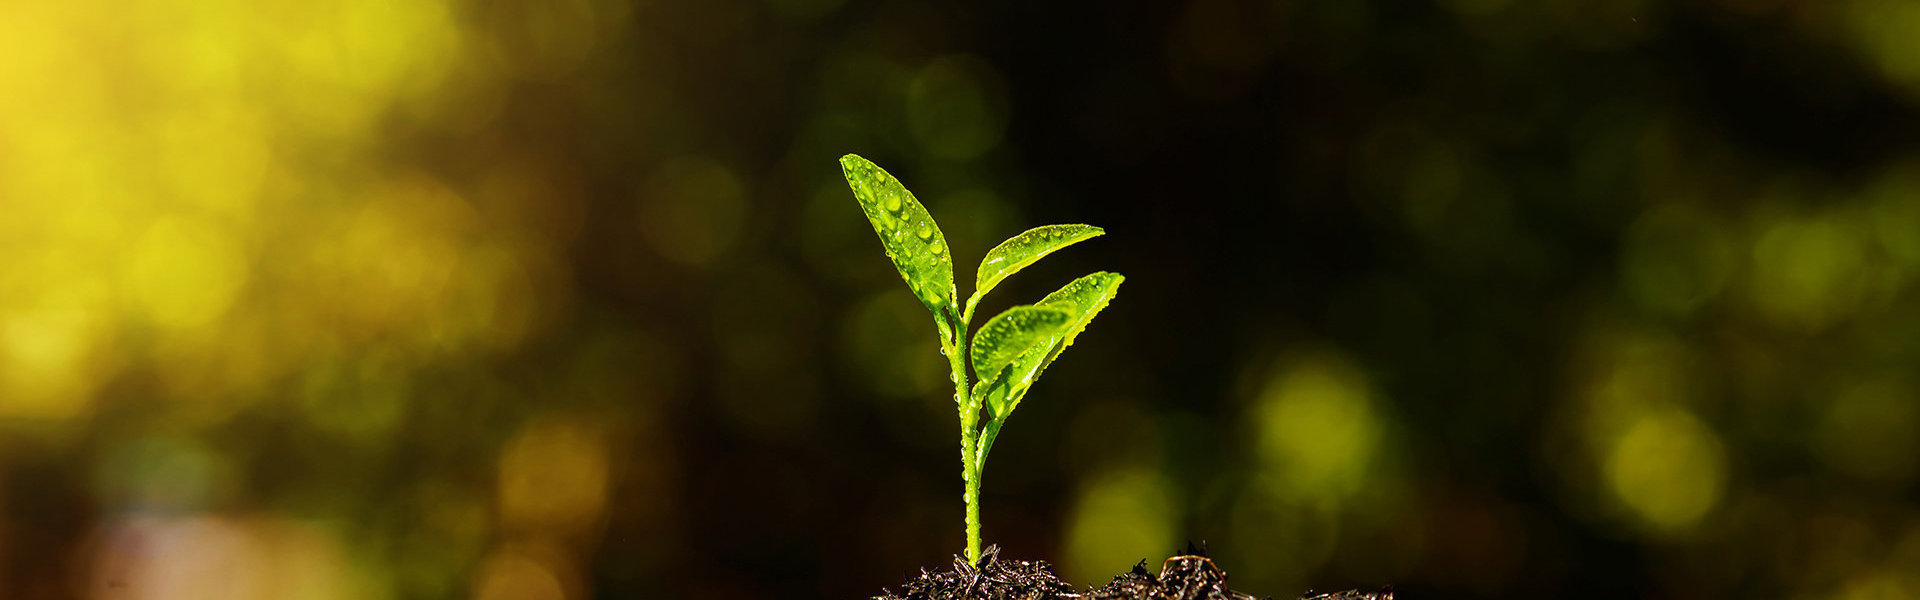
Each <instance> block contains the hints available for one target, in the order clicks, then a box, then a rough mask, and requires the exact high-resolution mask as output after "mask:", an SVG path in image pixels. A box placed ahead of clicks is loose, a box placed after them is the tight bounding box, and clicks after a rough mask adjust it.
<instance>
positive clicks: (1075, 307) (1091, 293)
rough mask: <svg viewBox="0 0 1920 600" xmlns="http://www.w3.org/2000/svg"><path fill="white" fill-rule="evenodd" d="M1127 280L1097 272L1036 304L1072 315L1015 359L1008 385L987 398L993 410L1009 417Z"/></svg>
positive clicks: (1003, 416) (999, 414)
mask: <svg viewBox="0 0 1920 600" xmlns="http://www.w3.org/2000/svg"><path fill="white" fill-rule="evenodd" d="M1125 280H1126V278H1125V277H1122V276H1120V274H1118V273H1108V272H1105V271H1101V272H1098V273H1093V274H1090V275H1087V276H1085V277H1081V278H1079V279H1075V280H1073V281H1071V282H1069V283H1067V285H1065V286H1062V287H1061V288H1060V289H1059V290H1056V291H1054V292H1053V293H1051V294H1047V297H1046V298H1042V299H1041V300H1040V302H1039V303H1038V304H1035V305H1034V306H1041V307H1047V308H1055V309H1059V310H1062V311H1065V312H1066V313H1067V314H1068V315H1069V317H1070V318H1069V319H1068V321H1067V324H1066V325H1065V326H1063V327H1061V328H1060V330H1059V332H1058V333H1057V334H1055V335H1054V336H1053V337H1052V338H1050V339H1048V340H1047V341H1046V342H1045V343H1041V344H1034V345H1033V346H1032V347H1030V348H1028V349H1027V350H1026V351H1025V352H1022V353H1020V356H1019V357H1017V358H1015V359H1014V360H1013V363H1012V364H1011V366H1010V367H1009V368H1008V369H1007V371H1006V373H1005V374H1004V375H1003V377H1004V379H1005V380H1006V386H1005V389H1004V390H996V392H997V393H994V394H992V395H989V396H987V397H985V398H984V400H985V401H986V406H987V407H988V408H989V409H992V410H993V414H995V415H998V416H999V417H1000V418H1005V415H1007V414H1011V413H1012V412H1013V409H1015V408H1019V407H1020V400H1021V399H1022V398H1025V397H1026V395H1027V390H1028V389H1030V388H1032V387H1033V383H1034V381H1036V380H1038V379H1039V378H1040V374H1041V373H1043V372H1046V370H1047V366H1048V365H1052V364H1053V361H1054V359H1056V358H1059V357H1060V353H1061V352H1063V351H1065V350H1066V349H1067V347H1068V346H1071V345H1073V340H1074V338H1075V337H1077V336H1079V335H1080V332H1081V331H1084V330H1086V328H1087V324H1088V323H1092V322H1093V317H1094V316H1095V315H1098V314H1100V310H1101V309H1104V308H1106V307H1107V303H1108V302H1111V301H1112V300H1113V296H1114V294H1115V293H1117V292H1119V290H1120V282H1122V281H1125Z"/></svg>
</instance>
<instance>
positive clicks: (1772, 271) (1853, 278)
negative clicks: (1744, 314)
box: [1751, 213, 1872, 331]
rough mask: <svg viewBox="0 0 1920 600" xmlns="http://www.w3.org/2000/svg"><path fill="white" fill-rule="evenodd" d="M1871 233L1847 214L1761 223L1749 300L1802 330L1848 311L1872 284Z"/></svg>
mask: <svg viewBox="0 0 1920 600" xmlns="http://www.w3.org/2000/svg"><path fill="white" fill-rule="evenodd" d="M1871 235H1872V234H1871V232H1870V231H1868V230H1866V228H1864V227H1862V226H1861V224H1860V223H1859V222H1858V220H1857V219H1854V218H1852V215H1851V213H1836V214H1826V215H1813V216H1808V217H1782V218H1779V219H1775V220H1772V221H1770V222H1767V223H1766V225H1765V226H1764V227H1763V229H1762V230H1761V232H1760V233H1759V237H1758V240H1757V241H1756V242H1755V243H1754V245H1753V267H1752V273H1753V276H1752V282H1751V286H1752V290H1751V292H1752V295H1753V302H1754V303H1755V304H1756V305H1757V306H1758V307H1759V308H1760V310H1761V312H1762V313H1764V314H1766V315H1767V316H1768V317H1770V318H1772V319H1773V320H1774V321H1775V322H1776V323H1778V324H1780V325H1782V326H1786V327H1789V328H1792V329H1797V330H1802V331H1818V330H1822V329H1825V328H1826V327H1828V326H1830V325H1832V324H1833V323H1834V322H1836V321H1839V320H1841V319H1843V318H1845V317H1847V316H1849V315H1850V314H1852V313H1853V311H1854V310H1855V309H1856V308H1858V307H1859V305H1860V303H1861V301H1862V299H1863V295H1864V294H1865V293H1866V292H1867V291H1868V286H1869V285H1870V284H1871V283H1872V282H1871V280H1870V279H1869V277H1870V276H1871V274H1872V273H1871V272H1870V271H1868V266H1869V265H1868V264H1867V262H1868V259H1869V255H1868V247H1867V241H1868V240H1870V239H1871Z"/></svg>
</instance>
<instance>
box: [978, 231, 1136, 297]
mask: <svg viewBox="0 0 1920 600" xmlns="http://www.w3.org/2000/svg"><path fill="white" fill-rule="evenodd" d="M1103 233H1106V230H1104V229H1101V228H1099V227H1094V226H1092V225H1045V226H1041V227H1035V228H1033V229H1029V230H1027V231H1025V232H1023V233H1021V234H1020V235H1016V236H1013V237H1011V238H1008V239H1007V241H1004V242H1000V245H998V246H994V247H993V249H992V250H988V251H987V257H986V258H984V259H981V260H980V270H979V273H978V274H976V275H975V276H974V280H973V296H972V297H971V298H968V299H967V312H966V314H968V315H972V314H973V307H974V306H976V305H978V304H979V303H980V299H981V298H985V297H986V296H987V292H988V291H990V290H992V289H993V288H994V286H997V285H1000V282H1001V281H1002V280H1005V279H1006V278H1007V277H1009V276H1011V275H1013V274H1014V273H1018V272H1020V270H1021V269H1024V268H1027V265H1031V264H1033V263H1034V262H1035V261H1038V260H1040V259H1041V258H1042V257H1045V256H1046V255H1048V254H1052V253H1053V251H1055V250H1059V249H1061V248H1065V247H1067V246H1071V245H1074V244H1076V243H1079V242H1080V241H1082V240H1086V239H1088V238H1092V237H1095V236H1099V235H1100V234H1103Z"/></svg>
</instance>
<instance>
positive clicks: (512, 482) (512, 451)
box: [500, 419, 608, 535]
mask: <svg viewBox="0 0 1920 600" xmlns="http://www.w3.org/2000/svg"><path fill="white" fill-rule="evenodd" d="M607 467H608V456H607V446H606V436H605V434H603V433H602V432H601V431H600V430H599V429H598V428H596V427H594V426H592V425H590V424H588V423H586V422H583V421H580V420H577V419H565V420H553V421H547V422H540V423H535V424H533V425H530V426H528V427H527V428H526V429H525V430H523V431H522V432H521V433H520V435H518V436H516V437H515V438H514V439H513V441H512V442H509V443H508V444H507V447H506V450H505V451H504V452H503V453H502V454H501V457H500V518H501V520H502V521H503V523H504V524H505V525H506V526H508V527H511V528H524V529H532V530H538V531H545V532H550V533H555V534H563V535H564V534H577V533H581V532H584V531H586V530H587V529H589V528H590V527H592V526H594V525H596V524H597V523H598V522H599V521H600V517H601V515H602V513H603V512H604V511H605V509H606V502H607Z"/></svg>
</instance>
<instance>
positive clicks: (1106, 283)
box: [1036, 271, 1127, 368]
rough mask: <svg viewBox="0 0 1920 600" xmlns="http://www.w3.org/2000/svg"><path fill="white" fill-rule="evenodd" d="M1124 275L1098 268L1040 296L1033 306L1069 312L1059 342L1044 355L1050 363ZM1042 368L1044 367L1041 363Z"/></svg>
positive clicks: (1103, 304)
mask: <svg viewBox="0 0 1920 600" xmlns="http://www.w3.org/2000/svg"><path fill="white" fill-rule="evenodd" d="M1126 280H1127V278H1126V277H1125V276H1122V275H1121V274H1119V273H1109V272H1107V271H1098V272H1095V273H1090V274H1087V275H1085V276H1082V277H1081V278H1079V279H1075V280H1073V281H1070V282H1067V284H1066V285H1064V286H1061V287H1060V289H1058V290H1054V292H1053V293H1051V294H1047V297H1045V298H1041V299H1040V302H1039V304H1037V305H1036V306H1046V307H1051V308H1058V309H1062V310H1066V311H1067V312H1068V313H1069V314H1072V315H1073V321H1072V322H1071V323H1068V324H1067V326H1066V328H1065V329H1063V330H1062V336H1061V338H1060V343H1059V344H1057V345H1055V346H1054V347H1053V349H1052V351H1051V352H1049V354H1048V356H1047V362H1053V359H1054V358H1055V357H1058V356H1059V355H1060V352H1061V351H1064V350H1066V349H1067V346H1072V345H1073V340H1074V338H1076V337H1079V336H1080V332H1081V331H1085V330H1086V329H1087V324H1088V323H1092V322H1093V318H1094V317H1095V316H1097V315H1099V314H1100V311H1101V310H1103V309H1105V308H1106V307H1107V303H1108V302H1112V301H1113V296H1114V294H1116V293H1119V291H1120V282H1123V281H1126ZM1042 368H1045V367H1044V366H1043V367H1042Z"/></svg>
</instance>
